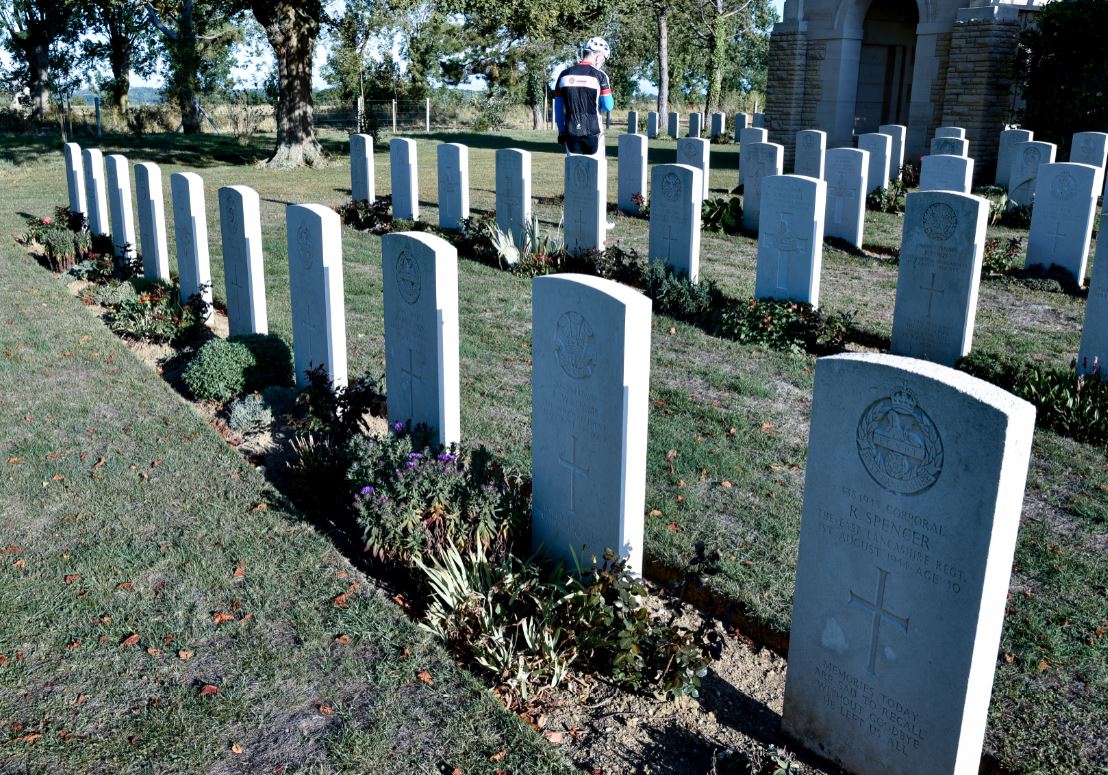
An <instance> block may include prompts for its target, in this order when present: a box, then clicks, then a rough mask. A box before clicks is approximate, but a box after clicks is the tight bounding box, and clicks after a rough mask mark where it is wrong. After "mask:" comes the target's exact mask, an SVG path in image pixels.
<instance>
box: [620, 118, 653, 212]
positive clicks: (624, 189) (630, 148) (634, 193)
mask: <svg viewBox="0 0 1108 775" xmlns="http://www.w3.org/2000/svg"><path fill="white" fill-rule="evenodd" d="M646 152H647V143H646V137H645V136H644V135H632V134H623V135H620V137H619V166H618V170H617V173H616V175H617V178H618V180H617V182H616V207H618V208H619V211H620V212H622V213H627V214H629V215H638V214H639V211H640V208H639V201H636V198H637V197H641V201H644V202H645V200H646V195H647V191H646V158H647V156H646Z"/></svg>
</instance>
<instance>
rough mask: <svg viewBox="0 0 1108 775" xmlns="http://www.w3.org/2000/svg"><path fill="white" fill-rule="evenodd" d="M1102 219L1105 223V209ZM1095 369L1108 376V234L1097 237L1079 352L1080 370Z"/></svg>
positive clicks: (1101, 374) (1088, 370)
mask: <svg viewBox="0 0 1108 775" xmlns="http://www.w3.org/2000/svg"><path fill="white" fill-rule="evenodd" d="M1100 221H1101V223H1105V221H1104V212H1103V211H1101V214H1100ZM1094 372H1099V375H1100V378H1101V379H1102V380H1108V236H1105V237H1103V238H1101V239H1098V240H1097V241H1096V261H1094V262H1093V279H1092V280H1091V281H1090V282H1089V300H1088V303H1087V304H1086V305H1085V326H1084V328H1082V330H1081V349H1080V350H1078V354H1077V373H1078V374H1093V373H1094Z"/></svg>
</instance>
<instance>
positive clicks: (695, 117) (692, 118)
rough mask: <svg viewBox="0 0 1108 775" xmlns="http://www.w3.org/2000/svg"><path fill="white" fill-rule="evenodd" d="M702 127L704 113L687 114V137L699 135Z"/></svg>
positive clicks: (701, 132)
mask: <svg viewBox="0 0 1108 775" xmlns="http://www.w3.org/2000/svg"><path fill="white" fill-rule="evenodd" d="M703 129H704V114H703V113H697V112H693V113H690V114H689V137H700V135H702V134H703V131H702V130H703Z"/></svg>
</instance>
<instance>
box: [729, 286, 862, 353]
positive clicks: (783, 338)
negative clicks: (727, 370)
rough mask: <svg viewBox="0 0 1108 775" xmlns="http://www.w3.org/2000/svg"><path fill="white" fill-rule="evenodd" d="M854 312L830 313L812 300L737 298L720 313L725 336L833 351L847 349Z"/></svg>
mask: <svg viewBox="0 0 1108 775" xmlns="http://www.w3.org/2000/svg"><path fill="white" fill-rule="evenodd" d="M853 324H854V313H852V312H837V313H833V314H830V315H828V314H826V313H824V312H821V311H820V310H817V309H814V308H813V307H812V306H811V305H810V304H802V303H800V302H795V301H787V300H782V299H751V300H749V301H733V302H731V303H730V304H729V305H728V306H727V307H726V308H724V309H723V310H722V312H720V314H719V319H718V322H717V324H716V327H717V332H718V333H719V334H720V335H721V336H726V337H728V338H730V339H735V340H737V341H740V342H745V343H747V344H755V345H760V346H763V347H771V348H773V349H775V350H785V351H789V352H805V351H808V352H813V353H829V352H837V351H840V350H842V349H843V346H844V344H845V342H846V337H847V334H848V333H849V331H850V329H851V328H852V327H853Z"/></svg>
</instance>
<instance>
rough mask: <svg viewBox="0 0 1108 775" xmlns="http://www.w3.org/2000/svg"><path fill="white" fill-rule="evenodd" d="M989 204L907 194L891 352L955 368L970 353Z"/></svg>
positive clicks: (971, 198)
mask: <svg viewBox="0 0 1108 775" xmlns="http://www.w3.org/2000/svg"><path fill="white" fill-rule="evenodd" d="M988 221H989V203H988V201H986V200H985V199H982V198H981V197H978V196H970V195H968V194H956V193H953V192H950V191H917V192H913V193H911V194H908V198H907V204H906V205H905V209H904V238H903V241H902V244H901V248H900V272H899V274H898V276H897V281H896V305H895V306H894V307H893V336H892V346H891V348H890V349H891V351H892V352H894V353H896V354H897V355H907V356H910V357H912V358H920V359H923V360H928V361H934V362H935V363H941V364H943V365H944V366H953V365H954V363H955V361H957V360H958V359H959V358H961V357H962V356H963V355H966V354H967V353H969V351H970V345H971V344H972V342H973V323H974V318H975V316H976V314H977V288H978V285H979V284H980V281H981V259H982V255H983V252H984V249H985V229H986V227H987V226H988Z"/></svg>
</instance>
